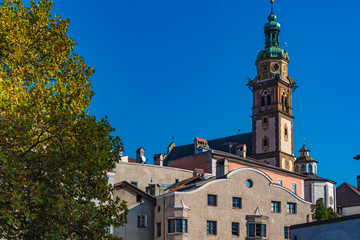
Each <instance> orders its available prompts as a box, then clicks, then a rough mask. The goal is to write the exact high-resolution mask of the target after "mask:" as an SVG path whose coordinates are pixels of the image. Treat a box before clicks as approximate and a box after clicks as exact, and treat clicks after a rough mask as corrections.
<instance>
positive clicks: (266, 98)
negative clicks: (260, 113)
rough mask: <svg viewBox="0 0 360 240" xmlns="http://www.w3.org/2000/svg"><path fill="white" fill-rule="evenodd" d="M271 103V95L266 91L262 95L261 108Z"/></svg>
mask: <svg viewBox="0 0 360 240" xmlns="http://www.w3.org/2000/svg"><path fill="white" fill-rule="evenodd" d="M271 102H272V101H271V93H270V92H269V90H267V89H266V90H264V91H263V92H262V93H261V94H260V106H262V107H263V106H268V105H271Z"/></svg>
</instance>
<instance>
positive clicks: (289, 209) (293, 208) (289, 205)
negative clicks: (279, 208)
mask: <svg viewBox="0 0 360 240" xmlns="http://www.w3.org/2000/svg"><path fill="white" fill-rule="evenodd" d="M286 211H287V213H291V214H295V213H296V203H287V209H286Z"/></svg>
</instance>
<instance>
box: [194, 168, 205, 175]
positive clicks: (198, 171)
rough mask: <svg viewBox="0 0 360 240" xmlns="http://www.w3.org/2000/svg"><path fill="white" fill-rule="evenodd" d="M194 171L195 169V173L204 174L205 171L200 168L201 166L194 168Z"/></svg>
mask: <svg viewBox="0 0 360 240" xmlns="http://www.w3.org/2000/svg"><path fill="white" fill-rule="evenodd" d="M194 171H195V172H196V173H203V174H205V171H204V169H202V168H195V169H194Z"/></svg>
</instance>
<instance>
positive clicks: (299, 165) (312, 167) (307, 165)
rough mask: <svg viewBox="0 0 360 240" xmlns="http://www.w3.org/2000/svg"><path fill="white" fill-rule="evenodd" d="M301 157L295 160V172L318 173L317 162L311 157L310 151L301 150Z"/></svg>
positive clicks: (303, 148) (304, 148)
mask: <svg viewBox="0 0 360 240" xmlns="http://www.w3.org/2000/svg"><path fill="white" fill-rule="evenodd" d="M299 153H300V156H299V157H298V158H297V159H296V160H295V163H294V164H295V172H298V173H302V174H315V175H316V173H317V161H315V160H314V159H313V158H312V157H310V150H309V149H307V148H306V147H305V144H304V145H303V147H302V148H301V149H300V150H299Z"/></svg>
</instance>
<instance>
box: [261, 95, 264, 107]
mask: <svg viewBox="0 0 360 240" xmlns="http://www.w3.org/2000/svg"><path fill="white" fill-rule="evenodd" d="M260 100H261V106H265V97H264V96H261V98H260Z"/></svg>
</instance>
